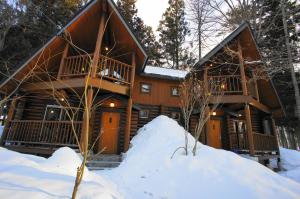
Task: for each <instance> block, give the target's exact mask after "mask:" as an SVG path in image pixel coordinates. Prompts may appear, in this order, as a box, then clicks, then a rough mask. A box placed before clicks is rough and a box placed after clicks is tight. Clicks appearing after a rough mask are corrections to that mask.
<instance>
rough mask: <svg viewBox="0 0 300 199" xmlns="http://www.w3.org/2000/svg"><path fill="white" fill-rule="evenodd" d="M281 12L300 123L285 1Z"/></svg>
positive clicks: (282, 0)
mask: <svg viewBox="0 0 300 199" xmlns="http://www.w3.org/2000/svg"><path fill="white" fill-rule="evenodd" d="M281 12H282V22H283V28H284V35H285V44H286V48H287V53H288V64H289V67H290V70H291V77H292V83H293V87H294V90H295V100H296V111H297V113H296V114H297V118H298V120H299V121H300V94H299V86H298V82H297V79H296V74H295V69H294V66H293V59H292V53H291V46H290V42H289V34H288V30H287V22H286V12H285V4H284V0H281Z"/></svg>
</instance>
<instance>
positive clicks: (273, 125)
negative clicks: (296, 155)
mask: <svg viewBox="0 0 300 199" xmlns="http://www.w3.org/2000/svg"><path fill="white" fill-rule="evenodd" d="M271 120H272V129H273V133H274V136H275V140H276V144H277V149H278V150H279V141H278V132H277V128H276V124H275V120H274V117H273V116H272V117H271Z"/></svg>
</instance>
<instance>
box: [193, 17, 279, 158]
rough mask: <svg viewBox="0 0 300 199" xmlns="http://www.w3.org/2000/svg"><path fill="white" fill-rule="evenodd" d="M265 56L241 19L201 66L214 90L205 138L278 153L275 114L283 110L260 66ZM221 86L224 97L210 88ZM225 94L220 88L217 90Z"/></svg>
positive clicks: (244, 150)
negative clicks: (215, 105) (213, 107)
mask: <svg viewBox="0 0 300 199" xmlns="http://www.w3.org/2000/svg"><path fill="white" fill-rule="evenodd" d="M261 60H262V57H261V54H260V51H259V49H258V46H257V44H256V41H255V39H254V36H253V33H252V31H251V28H250V27H249V25H248V23H246V22H244V23H242V24H241V25H240V26H239V27H238V28H237V29H236V30H235V31H233V32H232V33H231V34H230V35H229V36H227V37H226V38H225V39H224V40H223V41H222V42H221V43H220V44H219V45H217V46H216V47H215V48H214V49H212V50H211V51H210V52H209V53H208V54H207V55H206V56H205V57H203V59H201V60H200V61H199V62H198V63H197V64H196V65H195V69H196V71H197V73H198V75H199V78H200V79H202V80H204V82H206V85H205V89H206V90H208V92H211V94H212V98H211V100H210V104H211V105H213V104H215V103H218V104H219V106H218V108H217V109H216V110H214V111H213V112H211V111H210V110H208V111H210V119H209V121H208V122H207V124H206V133H205V134H203V137H202V141H203V142H204V143H207V144H208V145H210V146H213V147H215V148H223V149H226V150H231V151H234V152H237V153H246V154H250V155H252V156H255V155H265V156H262V157H270V155H271V156H272V155H275V157H276V155H278V153H279V149H278V142H277V133H276V126H275V119H276V118H279V117H282V116H284V111H283V108H282V105H281V102H280V99H279V97H278V95H277V93H276V90H275V88H274V86H273V84H272V81H271V80H270V79H269V78H268V75H267V74H263V72H262V71H261V70H260V69H261V68H262V66H263V64H264V63H263V62H262V61H261ZM211 84H214V85H216V84H217V85H218V88H221V89H222V92H221V95H222V96H221V97H218V96H215V95H214V91H213V90H210V87H211ZM218 94H219V95H220V92H218Z"/></svg>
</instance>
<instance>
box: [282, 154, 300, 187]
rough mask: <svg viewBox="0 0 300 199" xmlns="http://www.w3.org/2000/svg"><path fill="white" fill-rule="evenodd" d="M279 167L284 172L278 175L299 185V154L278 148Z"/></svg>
mask: <svg viewBox="0 0 300 199" xmlns="http://www.w3.org/2000/svg"><path fill="white" fill-rule="evenodd" d="M280 159H281V166H282V168H283V169H284V170H285V171H283V172H280V175H282V176H285V177H288V178H290V179H293V180H295V181H297V182H299V183H300V152H299V151H295V150H291V149H285V148H280Z"/></svg>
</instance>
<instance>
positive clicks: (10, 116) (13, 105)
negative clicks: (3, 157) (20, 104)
mask: <svg viewBox="0 0 300 199" xmlns="http://www.w3.org/2000/svg"><path fill="white" fill-rule="evenodd" d="M17 99H18V97H16V96H15V97H13V99H12V101H11V103H10V105H9V109H8V113H7V118H6V120H5V125H4V129H3V133H2V136H1V138H0V146H4V144H5V140H6V138H7V135H8V131H9V125H10V121H11V120H13V118H14V115H15V109H16V105H17Z"/></svg>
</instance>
